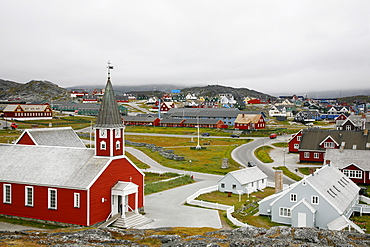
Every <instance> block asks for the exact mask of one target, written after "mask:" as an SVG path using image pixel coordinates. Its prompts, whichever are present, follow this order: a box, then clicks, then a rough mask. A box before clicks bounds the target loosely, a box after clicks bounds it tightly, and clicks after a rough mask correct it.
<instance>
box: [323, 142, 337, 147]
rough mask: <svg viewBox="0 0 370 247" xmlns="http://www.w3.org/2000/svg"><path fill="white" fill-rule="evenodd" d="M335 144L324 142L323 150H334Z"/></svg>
mask: <svg viewBox="0 0 370 247" xmlns="http://www.w3.org/2000/svg"><path fill="white" fill-rule="evenodd" d="M334 147H335V143H334V142H324V148H334Z"/></svg>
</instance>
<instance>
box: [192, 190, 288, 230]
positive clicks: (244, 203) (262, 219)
mask: <svg viewBox="0 0 370 247" xmlns="http://www.w3.org/2000/svg"><path fill="white" fill-rule="evenodd" d="M274 193H275V189H274V188H269V187H267V188H265V189H264V191H258V192H254V193H252V194H250V196H249V197H248V195H247V194H244V195H241V196H240V198H239V195H236V194H231V196H230V197H229V195H228V193H224V192H219V191H215V192H211V193H206V194H202V195H200V196H199V197H198V198H196V199H197V200H203V201H207V202H213V203H219V204H224V205H230V206H234V208H235V212H234V213H233V216H234V217H235V218H236V219H238V220H239V221H241V222H244V223H247V224H249V225H252V226H257V227H264V228H270V227H273V226H278V225H281V224H277V223H274V222H271V220H270V219H269V217H267V216H254V215H255V214H256V213H257V212H258V201H260V200H261V199H262V198H265V197H267V196H269V195H272V194H274Z"/></svg>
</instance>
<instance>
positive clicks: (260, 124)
mask: <svg viewBox="0 0 370 247" xmlns="http://www.w3.org/2000/svg"><path fill="white" fill-rule="evenodd" d="M265 127H266V122H265V119H264V118H263V116H262V115H261V114H238V116H237V117H236V119H235V121H234V128H235V129H240V130H255V129H264V128H265Z"/></svg>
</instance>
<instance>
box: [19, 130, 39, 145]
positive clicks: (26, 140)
mask: <svg viewBox="0 0 370 247" xmlns="http://www.w3.org/2000/svg"><path fill="white" fill-rule="evenodd" d="M16 144H23V145H36V143H34V142H33V141H32V139H31V137H30V136H29V134H28V133H27V132H25V133H24V135H23V136H22V137H21V138H20V139H19V141H18V142H17V143H16Z"/></svg>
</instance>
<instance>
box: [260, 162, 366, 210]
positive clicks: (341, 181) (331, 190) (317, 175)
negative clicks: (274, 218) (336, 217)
mask: <svg viewBox="0 0 370 247" xmlns="http://www.w3.org/2000/svg"><path fill="white" fill-rule="evenodd" d="M304 183H307V184H309V185H310V187H311V188H312V189H314V190H315V191H316V193H318V194H320V195H321V196H322V197H323V198H325V199H326V201H327V202H328V203H329V204H330V205H332V206H333V207H334V208H335V209H336V210H337V211H338V213H339V214H343V212H344V211H345V210H346V209H347V208H348V207H349V206H350V205H351V203H352V201H353V200H354V198H355V197H356V196H357V194H358V192H359V191H360V187H358V186H357V185H356V184H355V183H354V182H352V181H351V180H350V179H349V178H346V176H345V175H344V174H343V173H342V172H340V171H339V170H338V168H336V167H335V166H333V165H325V166H323V167H322V168H320V169H319V170H316V171H315V172H314V173H313V174H311V175H309V176H306V177H304V178H303V179H302V180H300V181H298V182H296V183H294V184H292V185H291V186H290V187H289V188H288V189H286V190H283V191H281V192H280V193H277V194H274V195H271V196H268V197H266V198H264V199H262V200H261V201H260V203H261V202H264V201H268V200H271V198H274V201H272V202H271V204H270V205H272V204H274V203H275V202H276V201H278V200H279V199H280V198H281V197H282V196H284V195H285V194H287V193H289V192H290V191H291V190H292V189H294V188H296V187H297V186H302V187H303V186H304V185H303V184H304ZM306 186H307V185H306ZM337 189H338V190H339V191H338V190H337ZM300 193H301V194H302V193H304V192H300ZM310 195H311V194H309V195H308V196H310Z"/></svg>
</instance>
